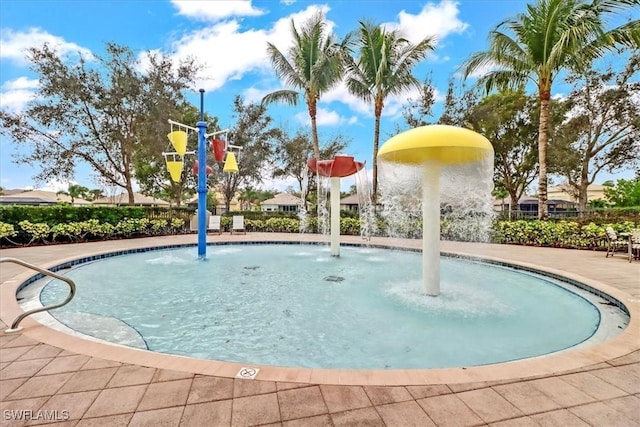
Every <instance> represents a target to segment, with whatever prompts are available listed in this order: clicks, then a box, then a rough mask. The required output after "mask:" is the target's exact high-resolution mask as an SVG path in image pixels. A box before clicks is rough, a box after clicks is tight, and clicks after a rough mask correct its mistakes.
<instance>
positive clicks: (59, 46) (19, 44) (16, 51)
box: [0, 28, 93, 65]
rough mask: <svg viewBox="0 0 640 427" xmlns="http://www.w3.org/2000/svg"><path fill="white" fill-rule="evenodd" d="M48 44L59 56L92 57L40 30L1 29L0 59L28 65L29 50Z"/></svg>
mask: <svg viewBox="0 0 640 427" xmlns="http://www.w3.org/2000/svg"><path fill="white" fill-rule="evenodd" d="M45 43H47V44H49V45H50V46H51V47H52V48H53V49H54V50H55V51H56V52H58V54H59V55H66V54H80V55H82V56H83V57H85V58H91V57H92V56H93V55H92V53H91V51H90V50H89V49H86V48H84V47H82V46H79V45H77V44H75V43H70V42H67V41H65V40H64V39H63V38H61V37H58V36H54V35H52V34H49V33H47V32H46V31H44V30H42V29H40V28H30V29H29V30H28V31H26V32H21V31H13V30H12V29H10V28H9V29H3V30H2V31H0V45H1V46H2V49H0V58H2V59H3V60H9V61H14V62H15V63H17V64H19V65H26V64H27V63H28V61H27V58H26V53H27V50H28V49H29V48H32V47H37V48H40V47H42V45H43V44H45Z"/></svg>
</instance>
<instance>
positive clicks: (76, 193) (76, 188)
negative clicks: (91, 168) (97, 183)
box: [56, 184, 89, 204]
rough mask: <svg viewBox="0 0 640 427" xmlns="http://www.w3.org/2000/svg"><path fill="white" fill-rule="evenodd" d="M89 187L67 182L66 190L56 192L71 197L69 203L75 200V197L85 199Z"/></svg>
mask: <svg viewBox="0 0 640 427" xmlns="http://www.w3.org/2000/svg"><path fill="white" fill-rule="evenodd" d="M88 193H89V189H88V188H87V187H85V186H83V185H78V184H69V187H68V188H67V191H64V190H63V191H58V192H57V193H56V194H65V195H67V196H69V197H71V204H73V203H74V202H75V199H86V198H87V194H88Z"/></svg>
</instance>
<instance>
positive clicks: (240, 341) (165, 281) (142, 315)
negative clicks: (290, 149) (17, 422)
mask: <svg viewBox="0 0 640 427" xmlns="http://www.w3.org/2000/svg"><path fill="white" fill-rule="evenodd" d="M328 250H329V249H328V248H327V247H326V246H323V245H307V244H294V245H282V244H280V245H275V244H267V245H214V246H211V247H210V257H209V259H208V260H207V261H204V262H202V261H197V260H196V259H195V258H196V257H195V248H194V247H188V248H180V249H173V250H162V251H153V252H145V253H139V254H130V255H126V256H123V257H120V256H118V257H110V258H106V259H104V260H100V261H95V262H91V263H87V264H81V265H78V266H76V267H74V268H73V269H71V270H70V271H68V272H67V273H66V274H67V275H68V276H70V277H71V278H72V279H74V280H75V281H76V283H77V285H78V293H77V296H76V298H75V299H74V300H73V301H72V303H70V304H69V305H68V306H67V307H65V309H66V311H67V312H69V311H71V312H74V311H75V312H81V313H89V314H91V315H95V316H100V317H104V318H116V319H119V320H121V321H122V322H125V323H126V324H128V325H130V327H131V328H133V329H135V330H136V331H138V332H139V333H140V334H141V336H142V337H143V338H144V340H145V341H146V344H147V345H148V348H149V349H151V350H153V351H158V352H165V353H172V354H181V355H189V356H194V357H199V358H207V359H215V360H225V361H236V362H250V363H256V364H263V365H277V366H298V367H322V368H351V369H399V368H435V367H450V366H474V365H482V364H488V363H498V362H503V361H507V360H515V359H521V358H526V357H532V356H537V355H541V354H547V353H550V352H555V351H559V350H562V349H565V348H568V347H571V346H573V345H576V344H579V343H581V342H583V341H585V340H587V339H589V338H590V337H591V336H592V335H593V334H594V333H595V331H596V329H597V327H598V325H599V324H600V320H601V319H600V316H601V310H599V309H598V308H596V306H595V305H594V304H598V303H597V302H590V301H588V300H587V299H586V297H585V296H584V295H582V294H581V293H580V292H579V291H577V290H576V291H575V292H572V291H567V290H566V289H565V288H564V285H562V284H561V283H557V282H554V281H551V280H550V279H548V278H543V277H540V276H537V275H534V274H529V273H523V272H518V271H515V270H513V269H510V268H506V267H503V266H498V265H489V264H483V263H478V262H475V261H470V260H464V259H456V258H448V257H445V258H444V259H443V269H442V270H443V272H442V295H441V296H440V297H437V298H433V297H427V296H424V295H422V294H421V286H420V255H419V253H415V252H409V251H393V250H389V249H382V248H356V247H344V248H343V249H342V256H341V257H340V258H332V257H330V256H329V254H328ZM64 292H65V290H64V287H63V286H61V285H60V286H58V285H57V284H56V282H54V283H52V284H50V285H48V286H47V287H46V288H45V289H44V291H43V292H42V295H41V298H42V301H43V302H44V303H48V302H51V301H53V300H56V299H59V298H60V296H59V295H58V294H59V293H60V294H62V293H64ZM52 315H54V316H55V315H56V312H55V311H54V312H52ZM70 326H71V327H72V328H73V327H74V326H73V325H70ZM84 327H85V329H86V325H84ZM541 331H542V333H541Z"/></svg>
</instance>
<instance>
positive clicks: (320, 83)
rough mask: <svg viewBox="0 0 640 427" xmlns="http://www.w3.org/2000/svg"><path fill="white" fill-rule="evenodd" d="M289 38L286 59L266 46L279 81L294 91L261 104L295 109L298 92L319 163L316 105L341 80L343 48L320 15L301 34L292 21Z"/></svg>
mask: <svg viewBox="0 0 640 427" xmlns="http://www.w3.org/2000/svg"><path fill="white" fill-rule="evenodd" d="M291 35H292V37H293V42H294V43H293V46H292V47H291V48H290V49H289V51H288V52H287V55H285V54H283V53H282V52H281V51H280V50H279V49H278V48H277V47H276V46H275V45H274V44H272V43H267V54H268V55H269V60H270V61H271V64H272V65H273V68H274V70H275V72H276V74H277V76H278V78H279V79H280V80H282V81H284V82H285V83H286V84H287V86H289V87H291V88H293V89H282V90H277V91H275V92H272V93H270V94H268V95H266V96H265V97H264V98H263V99H262V103H263V104H265V105H266V104H270V103H273V102H284V103H287V104H289V105H297V104H298V98H299V95H300V92H301V93H302V95H303V97H304V100H305V102H306V104H307V109H308V111H309V117H310V118H311V135H312V138H313V139H312V141H313V153H314V156H315V157H316V158H317V159H319V158H320V157H319V156H320V143H319V141H318V128H317V125H316V115H317V104H318V100H319V99H320V97H321V96H322V94H324V93H326V92H327V91H328V90H329V89H331V88H332V87H333V86H335V85H336V84H337V83H339V82H340V80H341V79H342V76H343V70H344V68H343V63H342V56H341V55H340V51H341V49H342V46H341V45H339V44H338V43H337V42H336V37H335V35H333V34H331V33H329V34H327V29H326V23H325V17H324V14H322V13H320V12H318V13H316V14H314V15H313V16H312V17H311V18H309V19H308V20H307V21H306V22H305V23H304V24H303V25H302V28H301V30H300V31H299V30H298V29H297V28H296V26H295V23H294V22H293V19H292V20H291ZM343 43H345V42H343Z"/></svg>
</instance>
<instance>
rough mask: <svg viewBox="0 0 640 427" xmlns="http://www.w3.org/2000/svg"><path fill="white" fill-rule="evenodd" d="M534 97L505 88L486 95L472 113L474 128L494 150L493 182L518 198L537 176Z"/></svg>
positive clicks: (514, 199) (469, 118) (511, 195)
mask: <svg viewBox="0 0 640 427" xmlns="http://www.w3.org/2000/svg"><path fill="white" fill-rule="evenodd" d="M535 112H536V100H535V98H529V97H527V96H526V95H525V94H524V92H523V91H517V92H512V91H503V92H499V93H496V94H494V95H490V96H488V97H486V98H484V99H483V100H482V101H481V102H480V103H479V104H478V105H477V106H476V107H475V108H474V109H473V110H472V111H471V113H470V114H469V117H468V120H469V122H470V124H471V126H470V127H471V128H472V129H473V130H474V131H476V132H478V133H480V134H482V135H484V136H485V137H486V138H487V139H489V141H491V144H492V145H493V149H494V153H495V162H494V167H495V169H494V181H495V182H499V183H500V184H501V186H502V188H503V189H504V190H505V191H506V192H507V194H508V195H509V197H510V199H511V203H510V206H512V207H516V206H518V200H519V199H520V197H522V195H523V194H524V192H525V190H526V189H527V187H528V186H529V185H530V184H531V182H533V180H534V178H535V176H536V172H537V170H536V162H537V154H538V153H537V146H536V136H537V135H536V133H537V123H536V122H537V121H536V120H535V119H532V116H535Z"/></svg>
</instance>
